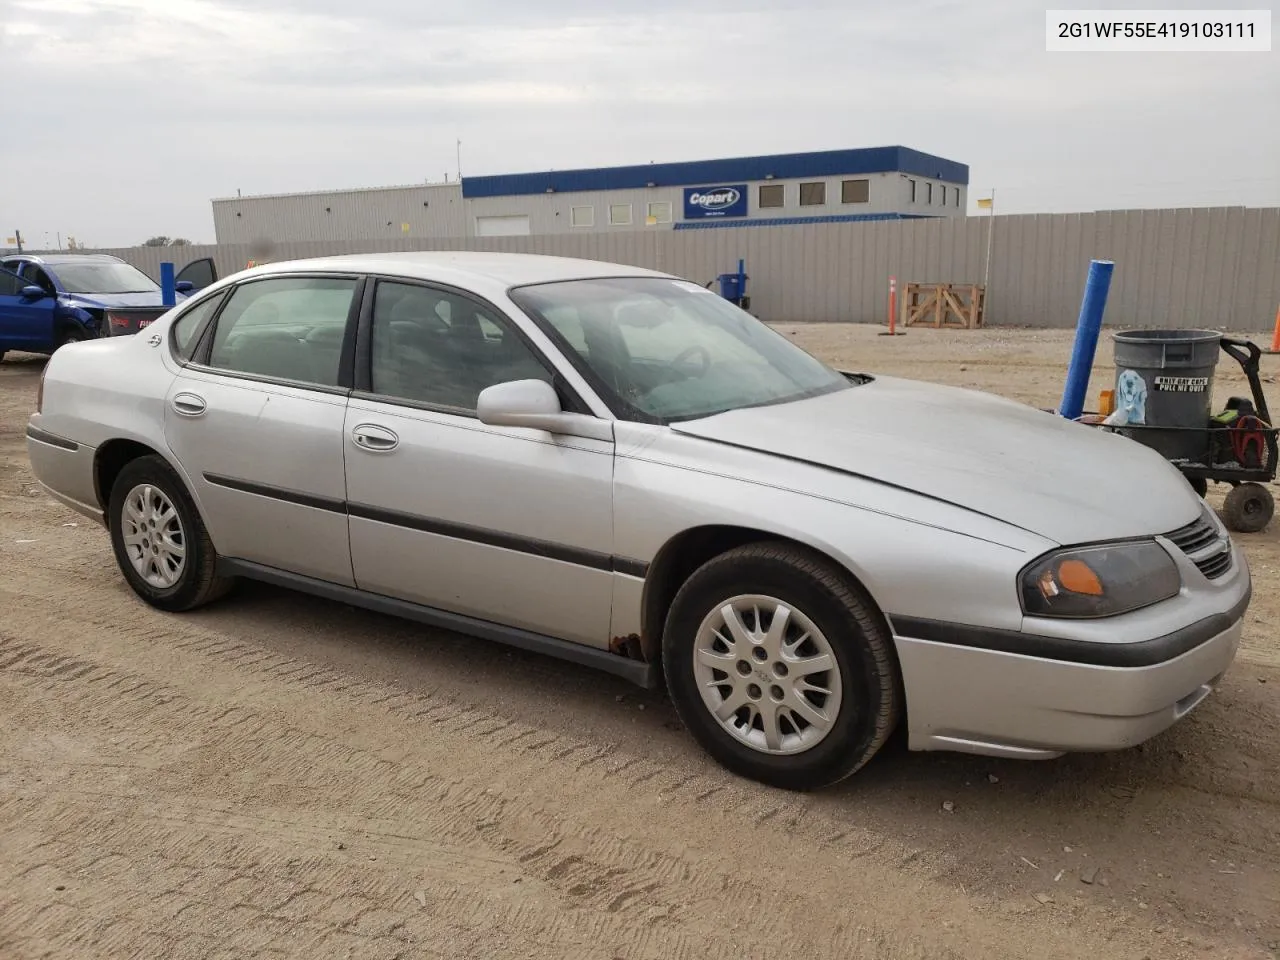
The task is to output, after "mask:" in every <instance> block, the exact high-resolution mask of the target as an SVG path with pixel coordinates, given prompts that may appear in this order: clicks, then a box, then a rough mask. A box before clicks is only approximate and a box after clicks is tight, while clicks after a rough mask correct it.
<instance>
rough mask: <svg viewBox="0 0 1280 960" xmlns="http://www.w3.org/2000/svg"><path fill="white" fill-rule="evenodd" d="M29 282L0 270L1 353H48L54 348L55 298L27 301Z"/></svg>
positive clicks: (46, 297) (29, 299)
mask: <svg viewBox="0 0 1280 960" xmlns="http://www.w3.org/2000/svg"><path fill="white" fill-rule="evenodd" d="M27 285H28V284H27V281H26V280H23V279H22V278H21V277H20V276H18V275H17V274H16V273H14V272H13V271H12V270H4V269H0V352H3V351H5V350H35V351H44V350H48V349H50V348H51V347H52V346H53V311H54V306H55V305H56V304H57V300H56V299H55V298H54V297H49V296H45V297H40V298H38V299H37V298H35V297H24V296H22V288H23V287H25V286H27Z"/></svg>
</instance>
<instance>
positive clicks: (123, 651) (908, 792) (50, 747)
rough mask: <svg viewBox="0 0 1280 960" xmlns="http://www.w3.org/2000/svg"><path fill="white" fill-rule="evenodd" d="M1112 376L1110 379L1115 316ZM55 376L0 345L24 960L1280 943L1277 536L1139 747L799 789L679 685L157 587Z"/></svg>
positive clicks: (979, 953)
mask: <svg viewBox="0 0 1280 960" xmlns="http://www.w3.org/2000/svg"><path fill="white" fill-rule="evenodd" d="M781 329H784V330H785V331H786V332H787V333H788V334H789V335H792V336H794V337H795V338H796V340H797V341H798V342H801V343H802V344H804V345H805V346H807V347H808V348H810V349H811V350H813V351H814V352H815V353H817V354H819V355H820V356H823V357H824V358H826V359H829V360H834V361H839V362H840V363H841V364H843V365H847V366H849V367H853V368H856V369H861V370H868V371H872V372H881V373H885V374H896V375H906V376H913V377H918V378H921V379H928V380H935V381H940V382H944V383H952V384H958V385H963V386H970V387H978V388H982V389H986V390H991V391H994V392H998V393H1002V394H1006V395H1008V396H1010V397H1013V398H1015V399H1018V400H1022V401H1026V402H1029V403H1034V404H1036V405H1038V406H1042V407H1047V406H1052V405H1053V404H1054V403H1055V402H1056V401H1057V399H1058V395H1059V392H1060V390H1061V381H1062V375H1063V371H1064V368H1065V365H1066V359H1067V357H1068V356H1069V353H1070V338H1069V335H1068V334H1065V333H1052V334H1047V333H1037V332H1030V331H1020V330H989V331H983V332H930V331H920V330H915V329H913V330H912V331H911V332H910V333H909V334H908V335H907V336H904V337H897V338H893V339H890V338H888V337H879V336H877V332H878V331H877V329H876V328H868V327H854V326H838V327H837V326H827V327H805V328H801V327H787V326H783V327H782V328H781ZM1099 361H1100V362H1099V364H1098V368H1097V372H1096V376H1095V379H1094V381H1093V389H1092V391H1091V394H1092V396H1096V391H1097V388H1098V386H1099V385H1101V384H1102V383H1104V382H1105V381H1106V380H1107V379H1108V377H1109V374H1110V369H1109V368H1110V363H1111V347H1110V342H1109V340H1108V339H1104V341H1103V343H1102V344H1101V346H1100V349H1099ZM1267 364H1268V368H1269V369H1268V370H1267V372H1268V374H1269V375H1274V373H1275V372H1276V371H1277V370H1278V369H1280V358H1271V357H1269V358H1267ZM40 367H41V361H40V360H38V359H36V358H22V357H10V358H9V360H8V361H6V362H4V363H2V364H0V729H2V730H3V734H2V735H0V958H4V960H28V958H35V957H51V958H53V957H56V958H75V960H81V958H98V957H104V958H105V957H111V958H114V957H138V958H148V960H150V958H159V957H166V958H169V957H172V958H197V957H199V958H206V957H225V958H235V960H249V958H258V957H300V958H307V960H321V958H324V960H328V958H356V960H366V958H369V960H384V958H385V960H389V958H392V957H400V958H405V960H409V958H419V957H422V958H435V957H450V958H453V957H467V958H498V957H512V958H517V957H518V958H537V960H544V958H545V960H551V958H556V960H560V958H576V957H584V958H586V957H591V958H602V960H613V958H625V960H633V958H663V960H710V958H720V957H725V958H733V960H743V958H753V957H761V958H763V957H768V958H783V957H788V958H789V957H800V956H804V957H811V958H819V957H833V958H835V957H839V958H858V957H865V958H885V960H889V958H892V960H898V958H912V957H916V958H931V960H932V958H975V960H978V958H981V960H988V958H1018V957H1028V958H1031V957H1034V958H1047V957H1054V958H1057V957H1062V958H1090V960H1094V958H1111V957H1116V958H1133V960H1140V958H1144V957H1148V958H1152V960H1165V958H1179V957H1195V958H1200V957H1205V958H1208V957H1215V958H1216V957H1232V958H1236V957H1240V958H1255V957H1256V958H1265V957H1273V956H1275V955H1276V954H1277V952H1280V949H1278V948H1280V725H1278V724H1277V720H1280V639H1278V638H1280V591H1277V586H1278V585H1280V521H1277V522H1276V523H1275V524H1273V525H1272V526H1271V528H1270V529H1269V530H1267V531H1266V532H1264V533H1261V534H1256V535H1252V536H1247V537H1244V538H1243V542H1244V543H1245V545H1246V548H1247V550H1248V553H1249V557H1250V560H1251V564H1252V567H1253V572H1254V577H1255V580H1256V587H1255V591H1256V592H1255V599H1254V603H1253V606H1252V608H1251V610H1250V614H1249V619H1248V624H1247V629H1246V633H1245V639H1244V644H1243V648H1242V650H1241V653H1240V656H1239V659H1238V661H1237V663H1236V665H1235V667H1234V668H1233V670H1232V671H1231V672H1230V673H1229V674H1228V678H1227V680H1226V681H1225V683H1224V684H1223V686H1222V687H1221V688H1220V690H1219V691H1218V692H1217V693H1215V695H1213V696H1212V697H1210V698H1209V699H1208V700H1207V701H1206V702H1205V703H1204V704H1203V705H1202V706H1201V707H1200V708H1198V709H1197V710H1196V711H1195V712H1194V713H1193V714H1192V715H1191V716H1189V717H1188V718H1186V719H1185V720H1184V721H1183V722H1182V723H1180V724H1179V725H1177V726H1176V727H1175V728H1174V729H1172V730H1170V731H1169V732H1167V733H1165V734H1164V735H1162V736H1160V737H1158V738H1156V739H1155V740H1153V741H1151V742H1150V743H1148V744H1146V745H1144V746H1143V747H1142V748H1139V749H1134V750H1129V751H1125V752H1121V753H1113V754H1105V755H1086V756H1072V757H1066V758H1063V759H1061V760H1056V761H1049V762H1040V763H1018V762H1013V761H997V760H986V759H981V758H974V757H964V756H952V755H942V754H933V755H930V754H908V753H907V752H906V751H905V749H904V748H903V746H902V744H901V742H900V741H899V742H895V743H893V744H891V745H890V747H889V748H888V749H887V750H886V751H885V753H884V754H882V755H881V756H880V757H879V758H877V759H876V761H875V762H873V763H872V764H871V765H870V766H869V767H868V768H867V769H865V770H864V771H863V772H862V773H860V774H859V775H857V776H856V777H854V778H852V779H851V780H849V781H847V782H846V783H845V784H843V785H841V786H839V787H838V788H836V789H833V790H830V791H827V792H824V793H820V794H815V795H793V794H787V793H783V792H779V791H775V790H771V789H768V788H765V787H761V786H757V785H755V784H753V783H750V782H747V781H743V780H740V779H735V778H734V777H732V776H730V775H728V774H726V773H723V772H722V771H721V770H720V769H719V768H718V767H716V766H715V765H714V764H713V763H712V762H711V761H710V760H708V759H707V758H706V757H705V756H704V755H703V754H702V753H700V752H699V750H698V749H697V747H696V746H695V745H694V743H693V742H692V740H691V739H690V738H689V737H688V736H687V735H686V734H685V733H684V732H683V731H682V730H681V728H680V725H679V723H678V722H677V720H676V718H675V715H674V713H673V712H672V710H671V708H670V705H669V704H668V703H667V702H666V701H665V699H664V698H663V696H661V695H659V694H649V693H643V692H640V691H638V690H636V689H635V688H632V687H630V686H627V685H626V684H624V683H622V682H621V681H617V680H614V679H611V678H609V677H604V676H601V675H597V674H595V673H593V672H590V671H588V670H585V669H582V668H578V667H575V666H573V665H569V664H562V663H558V662H555V661H552V660H548V659H544V658H540V657H535V656H532V655H526V654H523V653H519V652H516V651H511V650H507V649H505V648H503V647H499V646H495V645H491V644H487V643H483V642H480V641H474V640H468V639H465V638H462V637H458V636H455V635H451V634H444V633H433V632H431V631H427V630H424V629H421V628H419V627H417V626H414V625H411V624H407V623H403V622H399V621H396V620H392V619H389V618H385V617H379V616H373V615H370V614H366V613H361V612H357V611H355V610H352V609H350V608H347V607H344V606H342V605H339V604H334V603H328V602H324V601H320V600H315V599H310V598H307V597H302V596H299V595H297V594H292V593H289V592H287V591H284V590H279V589H274V588H268V587H262V586H255V585H243V586H242V587H241V588H239V589H238V590H237V591H236V592H235V593H233V594H232V596H231V597H229V598H227V599H226V600H225V601H223V602H220V603H218V604H216V605H214V606H212V607H210V608H207V609H205V610H202V611H200V612H198V613H195V614H190V615H185V616H169V615H165V614H161V613H158V612H156V611H154V610H151V609H149V608H147V607H145V606H143V605H142V604H141V603H140V602H139V601H137V600H135V599H134V597H133V596H132V595H131V594H130V592H129V591H128V589H127V587H126V586H125V584H124V582H123V580H122V579H121V577H120V576H119V574H118V572H117V570H116V568H115V564H114V562H113V560H112V556H111V552H110V550H109V547H108V543H107V537H106V535H105V533H104V531H103V530H101V529H100V528H97V527H95V526H94V525H93V524H91V523H89V522H86V521H85V520H83V519H82V518H79V517H77V516H75V515H73V514H72V513H70V512H69V511H68V510H66V509H64V508H62V507H61V506H59V505H57V504H55V503H53V502H52V501H50V500H49V499H48V497H46V496H45V495H44V494H43V493H41V492H40V491H39V489H38V488H37V487H36V486H35V485H34V483H33V482H32V477H31V472H30V468H29V465H28V463H27V458H26V453H25V448H24V438H23V427H24V424H25V420H26V417H27V414H28V412H29V410H30V409H31V407H32V405H33V403H34V396H35V389H36V381H37V377H38V375H39V371H40ZM1220 369H1221V368H1220ZM1226 372H1227V371H1226V370H1225V369H1222V370H1221V374H1220V378H1219V386H1220V389H1219V393H1220V394H1221V396H1222V397H1225V396H1226V395H1227V394H1228V393H1229V392H1240V391H1241V387H1242V383H1241V382H1240V381H1239V380H1238V379H1233V378H1231V377H1229V376H1225V375H1224V374H1226ZM1272 396H1273V399H1274V401H1275V402H1277V403H1280V390H1278V389H1275V388H1272ZM1045 469H1046V470H1052V469H1053V465H1052V464H1045ZM944 804H946V806H945V807H944ZM1087 881H1092V882H1087Z"/></svg>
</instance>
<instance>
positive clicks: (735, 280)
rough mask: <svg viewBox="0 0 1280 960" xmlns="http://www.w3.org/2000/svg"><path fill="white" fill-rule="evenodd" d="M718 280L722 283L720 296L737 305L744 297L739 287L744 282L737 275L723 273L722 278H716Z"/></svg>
mask: <svg viewBox="0 0 1280 960" xmlns="http://www.w3.org/2000/svg"><path fill="white" fill-rule="evenodd" d="M704 276H705V274H704ZM716 280H718V281H719V283H720V296H722V297H724V298H725V299H726V300H729V301H732V302H733V303H737V302H738V300H739V299H740V298H741V297H742V290H741V288H740V286H739V284H741V282H742V278H741V277H740V276H739V275H738V274H736V273H722V274H720V276H718V277H716Z"/></svg>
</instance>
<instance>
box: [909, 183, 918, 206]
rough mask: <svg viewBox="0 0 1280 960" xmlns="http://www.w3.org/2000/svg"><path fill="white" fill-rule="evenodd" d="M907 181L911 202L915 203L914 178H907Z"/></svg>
mask: <svg viewBox="0 0 1280 960" xmlns="http://www.w3.org/2000/svg"><path fill="white" fill-rule="evenodd" d="M907 183H909V184H911V202H912V203H915V202H916V182H915V181H914V180H908V181H907Z"/></svg>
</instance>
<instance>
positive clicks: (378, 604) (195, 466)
mask: <svg viewBox="0 0 1280 960" xmlns="http://www.w3.org/2000/svg"><path fill="white" fill-rule="evenodd" d="M27 438H28V450H29V452H30V457H31V462H32V466H33V469H34V471H35V474H36V476H37V478H38V479H39V480H40V482H41V483H42V484H43V485H44V487H45V488H46V489H47V490H48V491H49V493H50V494H52V495H53V496H54V497H56V498H57V499H58V500H60V501H62V502H63V503H65V504H67V505H68V506H70V507H71V508H73V509H75V510H78V511H80V512H81V513H83V514H86V515H88V516H90V517H93V518H95V519H97V520H99V521H101V522H102V523H103V524H104V525H105V527H106V528H107V530H108V531H109V532H110V537H111V543H112V546H113V548H114V551H115V556H116V559H117V561H118V563H119V566H120V570H121V572H122V573H123V576H124V578H125V579H126V580H127V581H128V583H129V585H130V586H131V587H132V588H133V590H134V591H136V592H137V594H138V595H139V596H140V597H141V598H142V599H143V600H145V601H146V602H147V603H149V604H152V605H153V606H156V607H159V608H161V609H164V610H170V611H181V610H190V609H192V608H194V607H197V606H199V605H201V604H203V603H206V602H208V601H211V600H213V599H215V598H216V597H219V596H220V595H222V594H223V593H224V592H225V591H226V590H227V588H228V587H229V586H230V585H231V584H232V583H233V582H234V581H235V580H236V579H237V578H240V577H248V578H253V579H257V580H263V581H267V582H270V583H275V584H280V585H283V586H286V587H290V588H294V589H297V590H303V591H308V592H310V593H313V594H318V595H320V596H324V597H330V598H333V599H336V600H340V601H342V602H345V603H349V604H353V605H356V606H359V607H364V608H368V609H370V610H377V611H381V612H384V613H391V614H398V615H400V616H404V617H408V618H411V619H414V620H417V621H420V622H422V623H426V624H430V625H433V626H437V627H445V628H449V629H454V630H458V631H461V632H464V633H468V634H471V635H473V636H476V637H479V638H484V639H487V640H492V641H499V642H503V643H509V644H513V645H515V646H519V647H523V648H526V649H529V650H534V651H539V652H542V653H545V654H550V655H553V656H557V657H562V658H564V659H566V660H572V661H575V662H577V663H581V664H587V665H589V666H592V667H598V668H601V669H603V670H605V671H608V672H610V673H613V674H617V675H619V676H622V677H625V678H628V679H630V680H632V681H634V682H636V683H639V684H643V685H646V686H656V685H658V684H660V683H662V682H663V681H664V680H665V683H666V685H667V688H668V690H669V691H670V694H671V697H672V700H673V702H674V704H675V706H676V709H677V710H678V711H679V714H680V716H681V718H682V719H683V721H684V723H685V724H686V726H687V727H688V729H689V730H690V731H691V733H692V734H693V735H694V737H696V738H697V740H698V741H699V743H701V744H702V746H703V747H704V748H705V749H706V750H707V751H708V752H709V753H710V754H711V755H712V756H713V757H715V759H716V760H718V761H719V762H721V763H722V764H724V765H725V766H726V767H728V768H729V769H731V770H734V771H736V772H738V773H740V774H742V775H745V776H748V777H753V778H756V779H759V780H761V781H764V782H767V783H771V784H774V785H778V786H782V787H788V788H795V789H808V788H814V787H819V786H822V785H825V784H829V783H832V782H834V781H836V780H839V779H841V778H842V777H846V776H848V775H849V774H851V773H853V772H854V771H856V770H857V769H859V768H860V767H861V766H863V765H864V764H865V763H867V761H869V760H870V759H871V758H872V756H873V755H874V754H875V753H876V752H877V751H878V750H879V749H880V748H881V746H882V745H883V744H884V743H885V741H886V740H887V739H888V737H889V736H890V735H891V734H892V733H893V731H894V729H895V728H896V727H897V726H898V725H899V724H900V723H904V722H905V724H906V728H907V742H908V745H909V746H910V748H912V749H915V750H958V751H966V752H970V753H979V754H988V755H995V756H1004V757H1023V758H1047V757H1053V756H1057V755H1059V754H1061V753H1063V752H1066V751H1078V750H1103V749H1112V748H1119V747H1126V746H1130V745H1133V744H1136V743H1139V742H1141V741H1143V740H1145V739H1147V738H1148V737H1151V736H1152V735H1154V734H1156V733H1158V732H1160V731H1161V730H1164V729H1165V728H1166V727H1168V726H1170V725H1171V724H1173V723H1174V722H1175V721H1176V720H1178V719H1179V718H1180V717H1182V716H1183V715H1185V714H1186V713H1187V712H1188V711H1189V710H1191V709H1192V708H1194V707H1195V706H1196V705H1197V704H1198V703H1199V702H1200V701H1201V700H1202V699H1203V698H1204V697H1205V696H1206V695H1207V694H1208V693H1209V692H1210V690H1211V689H1212V688H1213V686H1214V684H1215V683H1216V682H1217V681H1218V679H1219V678H1220V677H1221V676H1222V674H1223V673H1224V671H1226V670H1227V668H1228V666H1229V664H1230V663H1231V661H1232V659H1233V657H1234V655H1235V651H1236V648H1237V645H1238V642H1239V637H1240V630H1241V623H1242V620H1243V617H1244V613H1245V609H1246V607H1247V605H1248V603H1249V597H1250V578H1249V571H1248V569H1247V567H1246V564H1245V560H1244V557H1243V555H1242V553H1241V552H1240V550H1239V549H1238V548H1237V547H1235V546H1234V545H1233V544H1232V542H1231V540H1230V538H1229V537H1228V535H1227V533H1226V530H1225V529H1224V527H1223V525H1222V524H1221V522H1220V521H1219V520H1218V518H1217V517H1216V516H1215V515H1214V514H1213V513H1212V512H1211V511H1209V510H1208V509H1207V508H1206V507H1205V506H1204V504H1203V502H1202V501H1201V500H1200V499H1199V498H1198V497H1197V496H1196V495H1195V493H1194V492H1193V491H1192V489H1191V488H1190V486H1189V485H1188V484H1187V482H1186V481H1185V480H1184V479H1183V478H1182V476H1181V475H1180V474H1179V473H1178V472H1177V471H1176V470H1175V469H1174V468H1173V467H1172V466H1170V465H1169V464H1168V463H1166V462H1165V461H1164V460H1162V459H1161V458H1160V457H1159V456H1158V455H1157V454H1155V453H1153V452H1152V451H1151V450H1149V449H1147V448H1146V447H1144V446H1141V445H1139V444H1137V443H1134V442H1132V441H1129V440H1127V439H1123V438H1121V437H1119V436H1116V435H1113V434H1110V433H1106V432H1101V431H1098V430H1096V429H1093V428H1089V427H1085V426H1081V425H1078V424H1074V423H1069V422H1066V421H1064V420H1062V419H1060V418H1056V417H1054V416H1051V415H1048V414H1046V413H1043V412H1041V411H1037V410H1034V409H1031V408H1029V407H1025V406H1022V405H1019V404H1016V403H1013V402H1010V401H1006V400H1002V399H998V398H996V397H993V396H989V395H985V394H981V393H975V392H969V391H961V390H955V389H947V388H943V387H938V386H932V385H928V384H923V383H915V382H910V381H904V380H897V379H892V378H889V377H880V376H873V375H870V374H867V373H862V372H842V371H837V370H834V369H831V368H830V367H828V366H827V365H825V364H823V363H821V362H819V361H818V360H816V359H814V358H813V357H812V356H810V355H809V354H807V353H805V352H804V351H802V350H801V349H799V348H798V347H796V346H795V345H794V344H792V343H791V342H790V341H788V340H787V339H786V338H785V337H783V336H781V335H779V334H778V333H776V332H775V331H773V330H772V329H771V328H769V327H767V326H766V325H764V324H762V323H760V322H759V321H757V320H756V319H754V318H753V317H751V316H750V315H748V314H747V313H745V312H743V311H741V310H739V309H738V308H737V307H735V306H733V305H732V304H730V303H728V302H727V301H725V300H723V299H721V298H719V297H718V296H716V295H715V294H712V293H710V292H708V291H707V290H704V289H703V288H701V287H699V286H697V285H696V284H693V283H689V282H686V281H684V280H680V279H678V278H675V277H671V276H667V275H664V274H660V273H655V272H652V271H646V270H640V269H636V268H633V267H623V266H617V265H612V264H605V263H596V262H587V261H576V260H565V259H558V258H550V257H534V256H516V255H503V254H478V253H470V254H462V253H458V254H454V253H448V254H392V255H367V256H351V257H336V258H330V259H321V260H308V261H300V262H293V263H276V264H271V265H269V266H264V267H258V268H255V269H252V270H248V271H245V272H242V273H240V274H237V275H235V276H232V277H229V278H226V279H225V280H222V281H220V282H218V283H216V284H214V285H213V286H210V287H208V288H207V289H205V290H203V291H201V292H200V293H199V294H198V295H196V296H194V297H193V298H192V299H191V300H189V301H187V302H184V303H183V304H181V305H180V306H178V307H176V308H174V309H173V310H171V311H170V312H169V313H167V314H166V315H165V316H164V317H162V318H161V319H160V320H158V321H156V322H155V323H154V324H153V325H152V326H151V327H150V328H148V329H147V330H146V331H143V332H142V333H139V334H137V335H134V336H127V337H122V338H111V339H107V340H99V341H92V342H88V343H83V344H76V345H73V346H71V347H68V348H66V349H64V350H60V351H59V352H58V353H57V354H56V355H55V356H54V357H53V359H52V360H50V361H49V364H48V366H47V367H46V368H45V372H44V376H43V378H42V380H41V388H40V399H39V402H38V408H37V411H36V413H35V414H34V415H33V416H32V417H31V419H30V422H29V424H28V427H27Z"/></svg>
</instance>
